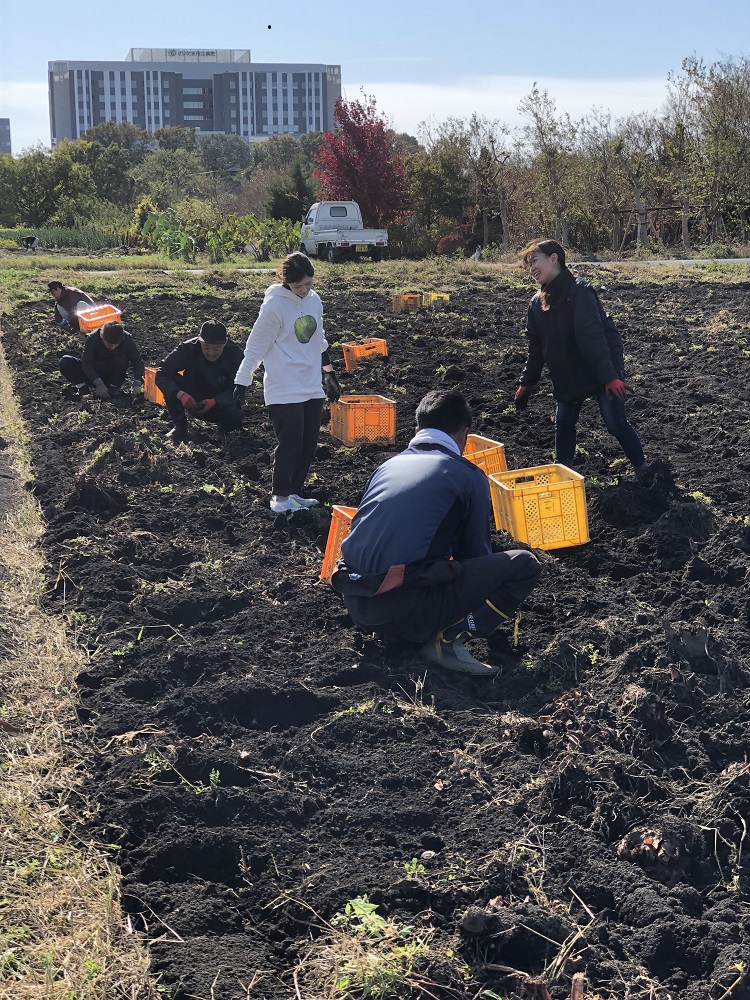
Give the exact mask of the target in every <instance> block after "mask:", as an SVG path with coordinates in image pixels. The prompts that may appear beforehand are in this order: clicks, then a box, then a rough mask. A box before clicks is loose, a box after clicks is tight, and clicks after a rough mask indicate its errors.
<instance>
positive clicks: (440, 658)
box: [419, 637, 499, 677]
mask: <svg viewBox="0 0 750 1000" xmlns="http://www.w3.org/2000/svg"><path fill="white" fill-rule="evenodd" d="M419 653H420V656H422V658H423V659H425V660H427V661H428V663H436V664H437V665H438V666H439V667H445V669H446V670H454V671H455V672H456V673H459V674H469V675H471V676H472V677H494V676H495V675H496V674H497V673H498V670H499V668H498V667H492V666H490V664H489V663H482V661H481V660H478V659H477V658H476V657H475V656H472V655H471V653H470V652H469V651H468V649H467V648H466V647H465V646H464V644H463V641H462V640H461V639H455V640H454V641H453V642H443V640H442V639H440V638H439V637H436V638H435V639H432V640H431V641H430V642H426V643H425V644H424V646H422V648H421V649H420V651H419Z"/></svg>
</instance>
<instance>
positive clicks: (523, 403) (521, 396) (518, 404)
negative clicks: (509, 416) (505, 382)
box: [513, 385, 531, 413]
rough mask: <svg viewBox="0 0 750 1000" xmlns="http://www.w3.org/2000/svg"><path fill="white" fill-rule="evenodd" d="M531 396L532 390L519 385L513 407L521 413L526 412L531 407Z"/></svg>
mask: <svg viewBox="0 0 750 1000" xmlns="http://www.w3.org/2000/svg"><path fill="white" fill-rule="evenodd" d="M530 396H531V390H530V389H529V387H528V386H527V385H519V387H518V388H517V389H516V394H515V396H514V397H513V405H514V406H515V408H516V409H517V410H518V412H519V413H520V412H521V411H522V410H525V409H526V407H527V406H528V405H529V397H530Z"/></svg>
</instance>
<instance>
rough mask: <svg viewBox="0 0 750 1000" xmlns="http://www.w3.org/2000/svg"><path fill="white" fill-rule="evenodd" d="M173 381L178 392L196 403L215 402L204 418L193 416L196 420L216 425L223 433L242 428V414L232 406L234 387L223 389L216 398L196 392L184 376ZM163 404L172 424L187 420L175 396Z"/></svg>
mask: <svg viewBox="0 0 750 1000" xmlns="http://www.w3.org/2000/svg"><path fill="white" fill-rule="evenodd" d="M175 381H176V382H177V391H178V392H186V393H188V395H190V396H192V397H193V399H195V400H196V401H197V402H200V401H201V400H202V399H215V400H216V406H214V407H212V408H211V409H210V410H209V411H208V413H207V414H206V415H205V417H202V416H200V415H199V414H195V416H196V419H198V420H206V421H208V422H209V423H212V424H218V425H219V427H220V428H221V430H223V431H236V430H239V428H240V427H242V412H241V411H240V410H239V409H238V408H237V407H236V406H235V405H234V401H233V399H232V396H233V393H234V386H232V388H231V389H223V390H222V391H221V392H220V393H218V394H217V395H216V396H209V395H207V394H206V393H205V392H200V391H198V388H197V387H196V385H195V384H194V383H191V381H190V379H189V378H185V376H184V375H178V376H177V378H176V380H175ZM165 404H166V408H167V413H168V414H169V416H170V417H171V419H172V422H173V423H175V424H181V423H184V422H185V420H187V415H186V410H185V407H184V406H183V405H182V403H181V402H180V400H179V399H178V398H177V396H172V397H171V399H167V400H165Z"/></svg>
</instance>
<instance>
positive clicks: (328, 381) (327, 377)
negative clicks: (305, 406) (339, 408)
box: [323, 372, 341, 403]
mask: <svg viewBox="0 0 750 1000" xmlns="http://www.w3.org/2000/svg"><path fill="white" fill-rule="evenodd" d="M323 388H324V389H325V391H326V396H327V397H328V402H329V403H338V401H339V399H340V398H341V386H340V385H339V380H338V379H337V378H336V372H323Z"/></svg>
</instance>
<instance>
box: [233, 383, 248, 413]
mask: <svg viewBox="0 0 750 1000" xmlns="http://www.w3.org/2000/svg"><path fill="white" fill-rule="evenodd" d="M246 392H247V386H246V385H236V386H235V387H234V392H233V393H232V402H233V403H234V405H235V406H236V407H237V409H238V410H243V409H244V407H245V393H246Z"/></svg>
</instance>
